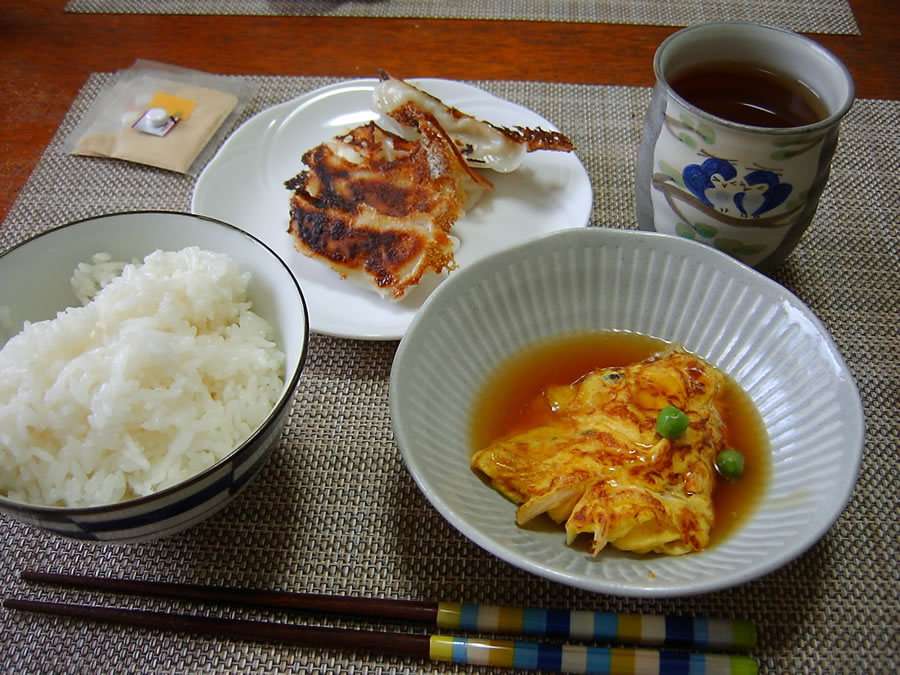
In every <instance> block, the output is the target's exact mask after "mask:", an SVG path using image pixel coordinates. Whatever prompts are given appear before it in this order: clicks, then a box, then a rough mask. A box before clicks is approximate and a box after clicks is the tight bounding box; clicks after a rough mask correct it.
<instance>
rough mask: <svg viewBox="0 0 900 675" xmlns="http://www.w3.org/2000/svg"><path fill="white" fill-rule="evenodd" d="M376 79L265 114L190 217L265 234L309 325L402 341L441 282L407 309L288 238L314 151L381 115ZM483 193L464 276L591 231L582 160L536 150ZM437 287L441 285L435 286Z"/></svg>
mask: <svg viewBox="0 0 900 675" xmlns="http://www.w3.org/2000/svg"><path fill="white" fill-rule="evenodd" d="M410 82H411V83H412V84H415V85H416V86H418V87H420V88H422V89H424V90H425V91H427V92H429V93H431V94H433V95H435V96H437V97H438V98H440V99H442V100H444V101H445V102H446V103H448V104H450V105H452V106H455V107H458V108H459V109H460V110H463V111H464V112H466V113H469V114H470V115H474V116H475V117H479V118H481V119H485V120H488V121H490V122H493V123H495V124H500V125H521V126H529V127H537V126H540V127H543V128H545V129H556V127H554V126H553V125H552V124H551V123H550V122H549V121H547V120H545V119H544V118H542V117H540V116H539V115H537V114H536V113H534V112H532V111H531V110H528V109H527V108H523V107H522V106H519V105H516V104H514V103H510V102H509V101H504V100H503V99H500V98H497V97H496V96H493V95H492V94H489V93H487V92H485V91H483V90H481V89H478V88H476V87H472V86H470V85H467V84H463V83H461V82H453V81H450V80H435V79H419V80H410ZM376 83H377V80H375V79H365V80H352V81H348V82H341V83H338V84H335V85H331V86H328V87H324V88H322V89H318V90H316V91H313V92H311V93H309V94H305V95H304V96H301V97H300V98H297V99H294V100H292V101H287V102H285V103H282V104H280V105H277V106H274V107H272V108H269V109H268V110H264V111H263V112H261V113H259V114H258V115H256V116H254V117H253V118H252V119H250V120H248V121H247V122H245V123H244V124H243V125H241V127H240V128H239V129H237V130H236V131H235V132H234V133H233V134H232V135H231V137H230V138H229V139H228V140H227V141H226V142H225V144H224V145H223V146H222V148H221V149H220V150H219V152H218V153H217V154H216V156H215V157H213V159H212V160H211V161H210V162H209V164H208V165H207V166H206V168H205V169H204V170H203V173H201V174H200V177H199V178H198V179H197V184H196V186H195V188H194V197H193V202H192V204H191V210H192V211H193V212H194V213H198V214H203V215H207V216H212V217H214V218H218V219H219V220H224V221H225V222H228V223H231V224H233V225H237V226H238V227H240V228H241V229H244V230H246V231H247V232H250V233H251V234H253V235H255V236H257V237H259V238H260V239H262V240H263V241H264V242H266V243H267V244H268V245H269V246H271V247H272V248H273V249H274V250H275V251H276V253H278V255H280V256H281V257H282V259H284V260H285V261H286V262H287V264H288V266H289V267H290V268H291V270H292V271H293V272H294V274H295V275H296V277H297V279H298V281H299V282H300V286H301V288H302V289H303V294H304V296H305V297H306V300H307V302H308V303H309V319H310V328H311V329H312V330H314V331H316V332H318V333H325V334H328V335H337V336H340V337H351V338H360V339H378V340H389V339H398V338H400V337H402V336H403V334H404V333H405V332H406V328H407V326H408V325H409V322H410V321H411V320H412V318H413V316H415V313H416V311H417V310H418V309H419V307H420V306H421V304H422V302H423V301H424V299H425V298H426V297H427V295H428V293H429V292H430V291H431V290H433V288H434V287H435V285H436V283H435V282H434V281H432V283H431V284H427V283H425V282H423V284H422V287H421V288H417V289H414V290H413V291H412V292H410V293H409V294H408V296H407V297H406V298H404V299H403V300H402V301H401V302H397V303H394V302H390V301H388V300H384V299H382V298H381V297H379V296H378V295H376V294H375V293H374V292H369V291H366V290H365V289H362V288H359V287H358V286H354V285H353V284H351V283H349V282H347V281H344V280H343V279H341V278H340V277H338V276H337V274H335V273H334V272H333V271H332V270H331V269H330V268H328V267H327V266H325V265H324V264H322V263H319V262H316V261H314V260H311V259H309V258H306V257H305V256H303V255H302V254H300V253H298V252H297V251H296V250H295V249H294V245H293V241H292V239H291V237H290V235H289V234H288V233H287V229H288V224H289V215H288V204H289V199H290V195H291V192H290V191H289V190H288V189H286V188H285V187H284V182H285V181H286V180H288V179H290V178H293V177H294V176H295V175H297V174H298V173H300V171H301V170H302V169H303V165H302V162H301V160H300V158H301V156H302V155H303V153H304V152H306V150H309V149H310V148H313V147H315V146H316V145H318V144H320V143H322V142H323V141H326V140H328V139H329V138H332V137H334V136H337V135H339V134H341V133H343V132H345V131H347V130H349V129H352V128H353V127H355V126H358V125H360V124H364V123H366V122H368V121H369V120H377V119H378V115H377V114H376V113H375V112H373V111H372V110H371V108H370V101H371V96H372V90H373V89H374V87H375V84H376ZM487 176H488V178H489V179H490V180H491V182H492V183H494V185H495V187H496V190H495V191H494V193H493V194H488V195H485V196H484V197H483V198H482V199H481V200H480V201H479V202H478V203H477V204H475V206H474V207H473V208H472V210H471V212H470V213H468V214H467V215H466V216H465V217H464V218H461V219H460V220H459V221H458V222H457V223H456V225H455V226H454V228H453V233H454V234H455V235H456V236H457V237H459V239H460V247H459V250H458V252H457V255H456V260H457V262H458V263H459V267H460V269H462V268H465V267H466V266H467V265H469V264H471V263H472V262H474V261H475V260H478V259H480V258H483V257H484V256H486V255H488V254H490V253H494V252H496V251H498V250H501V249H503V248H506V247H508V246H510V245H513V244H518V243H521V242H523V241H525V240H527V239H530V238H532V237H535V236H538V235H542V234H547V233H549V232H553V231H556V230H560V229H565V228H572V227H584V226H585V225H587V221H588V218H589V216H590V212H591V203H592V198H593V197H592V192H591V184H590V179H589V178H588V176H587V172H586V171H585V170H584V166H583V165H582V164H581V162H580V161H579V160H578V157H576V156H575V154H574V153H561V152H533V153H530V154H529V155H528V156H527V158H526V159H525V161H524V162H523V164H522V166H521V167H520V168H519V169H518V170H517V171H515V172H513V173H510V174H500V173H496V172H493V171H491V172H488V173H487ZM435 281H436V280H435Z"/></svg>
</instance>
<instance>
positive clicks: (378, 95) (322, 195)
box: [285, 76, 574, 300]
mask: <svg viewBox="0 0 900 675" xmlns="http://www.w3.org/2000/svg"><path fill="white" fill-rule="evenodd" d="M390 92H394V93H393V94H392V95H390V96H389V95H388V94H389V93H390ZM397 92H400V94H398V93H397ZM401 94H402V95H401ZM390 101H397V103H398V105H397V106H396V107H394V108H390V109H385V108H384V105H390ZM373 108H374V109H375V110H378V111H381V112H383V113H384V114H385V115H386V116H387V117H389V118H392V119H394V120H395V121H396V122H397V123H399V125H400V126H399V127H398V129H397V132H398V133H393V132H392V131H391V130H387V129H384V128H382V127H379V126H378V125H376V124H375V123H374V122H369V123H368V124H365V125H363V126H359V127H357V128H355V129H351V130H350V131H348V132H347V133H344V134H341V135H340V136H337V137H335V138H333V139H331V140H328V141H326V142H324V143H322V144H321V145H318V146H316V147H314V148H312V149H310V150H308V151H306V152H305V153H304V154H303V157H302V159H303V164H304V165H305V167H306V168H305V169H304V170H303V171H302V172H300V173H299V174H298V175H297V176H295V177H294V178H291V179H290V180H288V181H286V182H285V186H286V187H287V188H288V189H290V190H292V191H293V194H292V196H291V199H290V226H289V228H288V232H289V233H290V235H291V237H292V238H293V241H294V246H295V248H296V249H297V250H298V251H300V252H301V253H303V254H304V255H306V256H308V257H310V258H313V259H316V260H319V261H321V262H324V263H326V264H327V265H329V266H330V267H331V268H332V269H333V270H334V271H335V272H337V273H338V274H339V275H340V276H341V277H343V278H345V279H349V280H351V281H354V282H357V283H359V284H361V285H362V286H364V287H366V288H370V289H373V290H375V291H376V292H378V293H379V294H380V295H381V296H382V297H384V298H387V299H390V300H398V299H400V298H403V297H404V296H405V294H406V293H407V291H408V290H409V289H410V288H412V287H414V286H416V285H417V284H418V283H419V282H420V281H421V280H422V278H423V277H424V276H425V275H426V274H442V273H446V272H450V271H452V270H454V269H455V268H456V259H455V250H456V246H457V241H456V239H455V237H453V235H452V233H451V229H452V227H453V225H454V223H455V222H456V221H457V220H458V219H459V218H460V217H461V216H462V215H463V214H464V213H465V212H466V210H467V209H470V208H471V207H472V205H474V204H475V202H476V201H477V200H478V198H479V197H480V196H481V194H483V193H484V191H485V190H493V185H492V183H491V182H490V181H489V180H488V179H487V178H485V177H484V176H483V175H482V174H481V173H479V172H478V171H476V170H474V169H473V168H472V167H473V166H478V167H482V168H495V169H498V170H504V171H511V170H513V169H514V168H516V167H517V166H518V163H519V162H520V161H521V158H520V157H519V154H520V153H525V152H531V151H533V150H540V149H553V150H562V151H566V152H568V151H571V150H573V149H574V146H573V145H572V143H571V142H570V141H569V140H568V139H567V138H566V137H565V136H563V135H562V134H560V133H558V132H545V131H543V130H540V129H536V130H535V129H524V128H517V129H515V130H510V129H504V128H501V127H495V126H493V125H491V124H489V123H487V122H480V121H478V120H476V119H475V118H473V117H470V116H468V115H465V114H464V113H461V112H460V111H458V110H456V109H454V108H449V107H448V106H446V105H444V104H443V103H441V101H439V100H438V99H436V98H434V97H432V96H430V95H428V94H426V93H425V92H422V91H420V90H418V89H416V88H415V87H412V86H411V85H409V84H407V83H406V82H403V81H402V80H397V79H396V78H391V77H389V76H385V80H384V82H382V83H381V84H380V85H378V87H377V88H376V91H375V94H374V99H373ZM454 120H455V122H454ZM501 146H503V147H502V148H501ZM504 148H505V149H504Z"/></svg>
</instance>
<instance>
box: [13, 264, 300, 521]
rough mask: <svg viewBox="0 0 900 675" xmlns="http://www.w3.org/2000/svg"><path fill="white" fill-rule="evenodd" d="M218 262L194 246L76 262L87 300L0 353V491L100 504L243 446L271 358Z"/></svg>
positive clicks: (264, 405)
mask: <svg viewBox="0 0 900 675" xmlns="http://www.w3.org/2000/svg"><path fill="white" fill-rule="evenodd" d="M249 279H250V275H249V274H242V273H241V272H240V271H239V270H238V268H237V265H236V264H235V263H234V261H233V260H231V258H229V257H228V256H226V255H224V254H219V253H211V252H208V251H202V250H200V249H198V248H196V247H194V248H187V249H184V250H183V251H180V252H177V253H176V252H163V251H157V252H155V253H152V254H151V255H149V256H147V257H146V258H145V259H144V261H143V263H140V262H138V263H129V264H124V263H121V262H115V261H112V260H111V259H110V257H109V256H108V255H106V254H98V255H97V256H95V258H94V261H93V263H92V264H84V263H83V264H81V265H79V267H78V269H77V270H75V273H74V276H73V278H72V286H73V290H74V291H75V293H76V296H78V297H80V298H81V299H82V301H83V302H87V304H86V305H85V306H83V307H72V308H69V309H66V310H65V311H63V312H60V313H59V314H58V315H57V317H56V318H55V319H51V320H48V321H40V322H37V323H26V324H25V326H24V327H23V329H22V331H21V332H20V333H19V334H18V335H16V336H14V337H12V338H11V339H10V340H9V341H8V342H7V343H6V345H5V346H3V349H2V350H0V494H2V495H4V496H6V497H8V498H9V499H12V500H15V501H20V502H26V503H30V504H46V505H53V506H90V505H97V504H109V503H113V502H117V501H121V500H123V499H130V498H132V497H135V496H140V495H146V494H150V493H152V492H155V491H158V490H161V489H163V488H166V487H169V486H171V485H173V484H175V483H178V482H179V481H181V480H183V479H184V478H187V477H189V476H191V475H193V474H196V473H197V472H199V471H201V470H203V469H205V468H206V467H209V466H211V465H212V464H214V463H215V462H216V461H218V460H219V459H221V458H222V457H224V456H225V455H227V454H228V453H229V452H231V450H232V449H233V448H234V447H235V446H236V445H238V444H239V443H241V442H242V441H244V440H245V439H246V438H247V437H248V436H249V435H250V434H251V433H252V432H253V431H254V430H255V429H256V428H257V427H258V426H259V424H260V423H261V422H262V421H263V420H264V419H265V417H266V416H267V415H268V414H269V412H270V411H271V409H272V406H273V405H274V403H275V402H276V400H277V399H278V397H279V395H280V394H281V390H282V386H283V378H282V373H283V367H284V354H283V353H282V352H281V351H280V350H279V349H278V348H277V347H276V345H275V344H274V342H273V341H272V336H273V331H272V329H271V327H270V326H269V324H268V323H267V322H266V321H265V320H264V319H262V318H261V317H259V316H258V315H256V314H254V313H253V312H252V311H251V310H250V306H251V305H250V302H249V301H248V300H247V293H246V291H247V284H248V282H249Z"/></svg>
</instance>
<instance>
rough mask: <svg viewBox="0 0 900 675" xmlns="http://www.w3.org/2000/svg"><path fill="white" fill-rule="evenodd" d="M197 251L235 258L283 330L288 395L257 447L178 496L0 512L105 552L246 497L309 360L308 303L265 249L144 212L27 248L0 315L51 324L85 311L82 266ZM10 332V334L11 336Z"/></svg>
mask: <svg viewBox="0 0 900 675" xmlns="http://www.w3.org/2000/svg"><path fill="white" fill-rule="evenodd" d="M188 247H198V248H199V249H201V250H203V251H212V252H216V253H224V254H226V255H228V256H229V257H230V258H231V259H232V260H233V261H234V262H235V263H236V264H237V267H238V269H239V270H240V272H241V273H244V272H249V273H250V275H251V281H250V283H249V286H248V287H247V295H248V298H249V300H250V301H251V302H252V303H253V305H252V311H253V312H254V313H256V314H258V315H259V316H261V317H262V318H263V319H265V320H266V321H267V322H268V324H269V325H270V326H271V327H272V328H273V330H274V333H275V335H274V342H275V343H276V345H277V347H278V349H280V350H281V351H282V352H283V353H284V355H285V361H284V370H283V387H282V389H281V391H280V394H278V395H277V400H276V402H275V404H274V406H273V407H272V409H271V410H270V412H269V413H268V415H267V416H266V417H265V419H264V420H263V421H262V422H261V423H260V424H259V425H258V427H257V428H256V429H255V431H253V432H252V433H251V434H250V435H249V437H248V438H247V439H246V440H245V441H243V442H242V443H240V445H238V446H237V447H236V448H234V449H233V450H231V452H230V453H228V454H227V455H225V456H224V457H223V458H221V459H220V460H219V461H217V462H216V463H215V464H213V465H212V466H210V467H209V468H207V469H205V470H202V471H200V472H199V473H198V474H196V475H194V476H191V477H190V478H187V479H185V480H183V481H182V482H179V483H177V484H175V485H173V486H171V487H167V488H164V489H161V490H159V491H158V492H154V493H152V494H149V495H146V496H141V497H137V498H132V499H126V500H124V501H120V502H117V503H112V504H104V505H96V506H83V507H80V506H79V507H59V506H41V505H34V504H26V503H22V502H20V501H15V500H13V499H7V498H5V497H0V511H2V512H3V513H5V514H7V515H8V516H10V517H12V518H14V519H16V520H19V521H21V522H24V523H28V524H30V525H33V526H35V527H38V528H41V529H43V530H45V531H48V532H51V533H53V534H56V535H60V536H62V537H67V538H73V539H81V540H92V541H101V542H133V541H144V540H150V539H156V538H159V537H164V536H168V535H171V534H174V533H176V532H179V531H182V530H184V529H186V528H188V527H191V526H193V525H195V524H197V523H200V522H201V521H203V520H205V519H207V518H209V517H210V516H212V515H213V514H215V513H216V512H217V511H219V510H220V509H222V508H223V507H224V506H225V505H226V504H228V503H229V502H230V501H231V500H232V499H234V498H235V497H236V496H237V495H238V493H239V492H240V491H241V490H242V489H243V488H245V487H246V486H247V485H248V484H249V483H250V481H251V480H252V479H253V478H254V477H255V476H256V474H257V473H258V472H259V470H260V469H261V468H262V466H263V465H264V463H265V462H266V460H267V458H268V457H269V456H270V454H271V452H272V450H273V448H274V447H275V445H276V444H277V442H278V440H279V438H280V435H281V432H282V429H283V427H284V424H285V422H286V420H287V416H288V414H289V413H290V410H291V404H292V401H293V397H294V393H295V390H296V387H297V384H298V382H299V379H300V374H301V371H302V369H303V365H304V361H305V359H306V353H307V345H308V340H309V328H308V323H309V322H308V315H307V309H306V302H305V300H304V298H303V294H302V292H301V289H300V287H299V285H298V284H297V281H296V279H295V278H294V276H293V274H292V273H291V272H290V270H289V269H288V267H287V266H286V265H285V264H284V262H282V261H281V260H280V259H279V257H278V256H277V255H276V254H275V253H274V252H273V251H272V250H271V249H269V247H268V246H266V245H265V244H264V243H262V242H261V241H259V240H258V239H257V238H255V237H253V236H252V235H250V234H248V233H246V232H244V231H242V230H240V229H238V228H236V227H233V226H231V225H228V224H226V223H223V222H221V221H217V220H214V219H211V218H207V217H203V216H197V215H193V214H188V213H177V212H162V211H141V212H129V213H116V214H110V215H103V216H98V217H94V218H88V219H85V220H80V221H76V222H73V223H70V224H67V225H64V226H61V227H58V228H55V229H52V230H49V231H47V232H44V233H42V234H39V235H37V236H35V237H34V238H32V239H29V240H28V241H25V242H23V243H21V244H19V245H17V246H15V247H14V248H12V249H10V250H9V251H7V252H5V253H4V254H3V255H2V256H0V308H3V311H4V316H3V318H4V323H5V324H6V327H7V331H6V332H7V334H6V335H3V334H0V338H3V340H2V341H3V342H5V340H6V339H8V338H9V337H11V335H14V334H15V333H17V332H18V330H19V329H20V328H21V327H22V325H23V322H25V321H30V322H37V321H41V320H44V319H52V318H53V317H55V316H56V314H57V313H58V312H60V311H62V310H63V309H65V308H66V307H68V306H77V304H78V302H77V301H76V300H75V298H74V296H73V292H72V285H71V283H70V278H71V277H72V272H73V270H74V269H75V268H76V266H77V265H78V264H79V263H84V262H88V263H90V261H91V259H92V256H93V255H94V254H96V253H97V252H100V251H103V252H107V253H109V254H110V255H111V257H112V259H113V260H123V261H129V262H130V261H131V260H133V259H140V260H143V258H144V257H145V256H146V255H148V254H150V253H152V252H153V251H156V250H163V251H180V250H182V249H184V248H188ZM10 328H11V330H10Z"/></svg>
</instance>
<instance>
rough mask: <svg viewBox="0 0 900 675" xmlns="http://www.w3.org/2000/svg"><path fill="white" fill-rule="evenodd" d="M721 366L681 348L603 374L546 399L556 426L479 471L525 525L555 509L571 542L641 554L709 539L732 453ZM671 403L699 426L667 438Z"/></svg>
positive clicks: (476, 460) (482, 456) (509, 445)
mask: <svg viewBox="0 0 900 675" xmlns="http://www.w3.org/2000/svg"><path fill="white" fill-rule="evenodd" d="M724 385H725V382H724V378H723V376H722V375H721V373H719V372H718V371H717V370H716V369H714V368H713V367H712V366H710V365H709V364H707V363H706V362H705V361H703V360H702V359H700V358H699V357H697V356H694V355H693V354H690V353H688V352H686V351H684V350H683V349H681V348H677V347H675V348H671V349H668V350H666V351H664V352H661V353H659V354H656V355H654V356H652V357H650V358H648V359H646V360H644V361H640V362H638V363H634V364H632V365H629V366H625V367H616V368H603V369H598V370H594V371H592V372H591V373H589V374H587V375H586V376H584V377H582V378H581V379H579V380H578V381H577V382H574V383H573V384H571V385H566V386H558V387H550V388H548V389H546V390H545V391H544V393H543V395H544V396H545V397H546V399H547V403H548V405H549V406H550V408H551V410H553V411H554V415H553V421H552V422H550V423H548V424H545V425H542V426H539V427H536V428H533V429H530V430H528V431H524V432H521V433H517V434H515V435H513V436H511V437H508V438H504V439H501V440H499V441H497V442H494V443H493V444H491V445H490V446H488V447H486V448H484V449H482V450H480V451H478V452H476V453H475V454H474V455H473V457H472V467H473V468H474V469H476V470H477V471H480V472H481V473H483V474H484V475H485V476H486V477H487V478H488V479H489V480H490V483H491V485H493V487H494V488H495V489H497V490H498V491H499V492H501V493H502V494H503V495H505V496H506V497H507V498H508V499H510V500H512V501H513V502H515V503H516V504H520V506H519V508H518V510H517V511H516V521H517V523H518V524H519V525H524V524H525V523H527V522H528V521H530V520H532V519H533V518H535V517H536V516H538V515H540V514H542V513H546V514H547V515H549V516H550V518H552V519H553V520H554V521H556V522H558V523H563V522H565V529H566V540H567V543H568V544H570V545H571V544H572V543H573V542H574V541H575V539H576V538H577V537H578V535H580V534H582V533H586V534H588V535H590V536H591V537H592V540H591V543H590V551H591V553H592V554H594V555H596V554H597V553H599V552H600V551H601V550H602V549H603V548H604V547H605V546H606V545H607V544H611V545H612V546H614V547H616V548H618V549H621V550H625V551H632V552H635V553H651V552H653V553H664V554H669V555H681V554H684V553H689V552H691V551H699V550H702V549H703V548H705V547H706V546H707V545H708V543H709V533H710V529H711V527H712V525H713V520H714V514H713V501H712V492H713V485H714V473H715V467H714V462H715V457H716V455H717V454H718V452H719V451H721V450H722V449H723V448H724V444H725V441H724V424H723V422H722V418H721V417H720V415H719V412H718V409H717V407H716V401H717V399H718V398H719V396H720V394H721V393H722V390H723V387H724ZM669 405H673V406H675V407H677V408H679V409H680V410H682V411H683V412H684V413H686V414H687V416H688V418H689V419H690V425H689V426H688V428H687V430H686V431H685V432H684V433H683V434H682V435H681V436H679V437H678V438H676V439H674V440H668V439H666V438H663V437H662V436H660V434H659V433H658V432H657V431H656V418H657V416H658V414H659V412H660V410H662V409H663V408H665V407H667V406H669Z"/></svg>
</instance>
